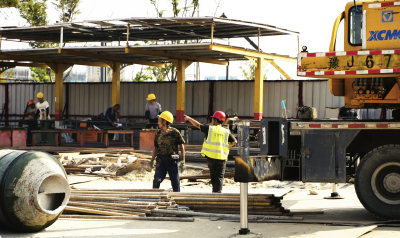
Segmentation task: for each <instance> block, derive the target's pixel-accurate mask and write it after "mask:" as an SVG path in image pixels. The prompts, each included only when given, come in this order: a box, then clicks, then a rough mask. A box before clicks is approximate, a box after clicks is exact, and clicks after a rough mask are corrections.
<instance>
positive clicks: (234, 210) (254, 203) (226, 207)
mask: <svg viewBox="0 0 400 238" xmlns="http://www.w3.org/2000/svg"><path fill="white" fill-rule="evenodd" d="M168 195H169V196H170V197H171V198H172V199H173V201H174V202H175V203H176V204H178V205H180V206H187V207H188V208H190V209H191V210H194V211H201V212H209V213H224V214H239V212H240V198H239V197H240V194H234V193H168ZM281 200H282V197H276V196H274V195H272V194H249V196H248V213H249V214H251V215H290V211H289V210H286V209H284V208H283V207H282V204H281Z"/></svg>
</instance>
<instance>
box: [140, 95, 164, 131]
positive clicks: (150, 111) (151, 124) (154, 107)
mask: <svg viewBox="0 0 400 238" xmlns="http://www.w3.org/2000/svg"><path fill="white" fill-rule="evenodd" d="M146 100H147V103H146V108H145V110H146V112H145V114H144V117H145V118H146V120H147V121H148V123H147V125H146V128H157V123H158V117H157V116H158V115H159V114H160V113H161V111H162V109H161V104H160V103H158V102H157V101H156V95H155V94H154V93H150V94H148V95H147V98H146Z"/></svg>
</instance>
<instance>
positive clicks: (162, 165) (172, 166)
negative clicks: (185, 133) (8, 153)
mask: <svg viewBox="0 0 400 238" xmlns="http://www.w3.org/2000/svg"><path fill="white" fill-rule="evenodd" d="M173 121H174V117H173V116H172V113H170V112H169V111H164V112H163V113H161V114H160V116H159V117H158V126H159V128H160V129H159V130H158V132H157V134H156V136H155V138H154V150H153V155H152V158H151V162H150V166H151V167H154V161H156V172H155V173H154V180H153V188H160V184H161V182H162V181H163V180H164V179H165V176H166V174H167V172H168V175H169V177H170V180H171V185H172V189H173V190H174V192H179V191H180V181H179V169H178V163H179V153H178V150H179V151H180V152H181V156H182V161H181V166H180V169H181V170H183V169H184V165H185V147H184V144H185V140H184V139H183V137H182V135H181V134H180V133H179V131H178V130H177V129H175V128H173V127H171V126H170V125H171V124H172V122H173Z"/></svg>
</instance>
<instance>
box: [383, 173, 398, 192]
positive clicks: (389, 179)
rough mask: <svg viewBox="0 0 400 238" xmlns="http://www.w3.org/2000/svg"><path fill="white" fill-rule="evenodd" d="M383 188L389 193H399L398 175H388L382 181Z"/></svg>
mask: <svg viewBox="0 0 400 238" xmlns="http://www.w3.org/2000/svg"><path fill="white" fill-rule="evenodd" d="M383 186H384V188H385V189H386V190H387V191H388V192H390V193H398V192H400V174H399V173H390V174H387V175H386V176H385V178H384V179H383Z"/></svg>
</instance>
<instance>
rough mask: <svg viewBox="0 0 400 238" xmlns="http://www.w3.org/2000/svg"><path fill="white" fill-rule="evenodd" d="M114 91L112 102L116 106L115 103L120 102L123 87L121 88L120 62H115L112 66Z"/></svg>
mask: <svg viewBox="0 0 400 238" xmlns="http://www.w3.org/2000/svg"><path fill="white" fill-rule="evenodd" d="M112 71H113V72H112V92H111V98H112V100H111V104H112V106H114V105H115V104H120V100H121V95H120V92H121V88H120V82H121V81H120V72H121V65H120V64H119V63H114V64H113V66H112Z"/></svg>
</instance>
